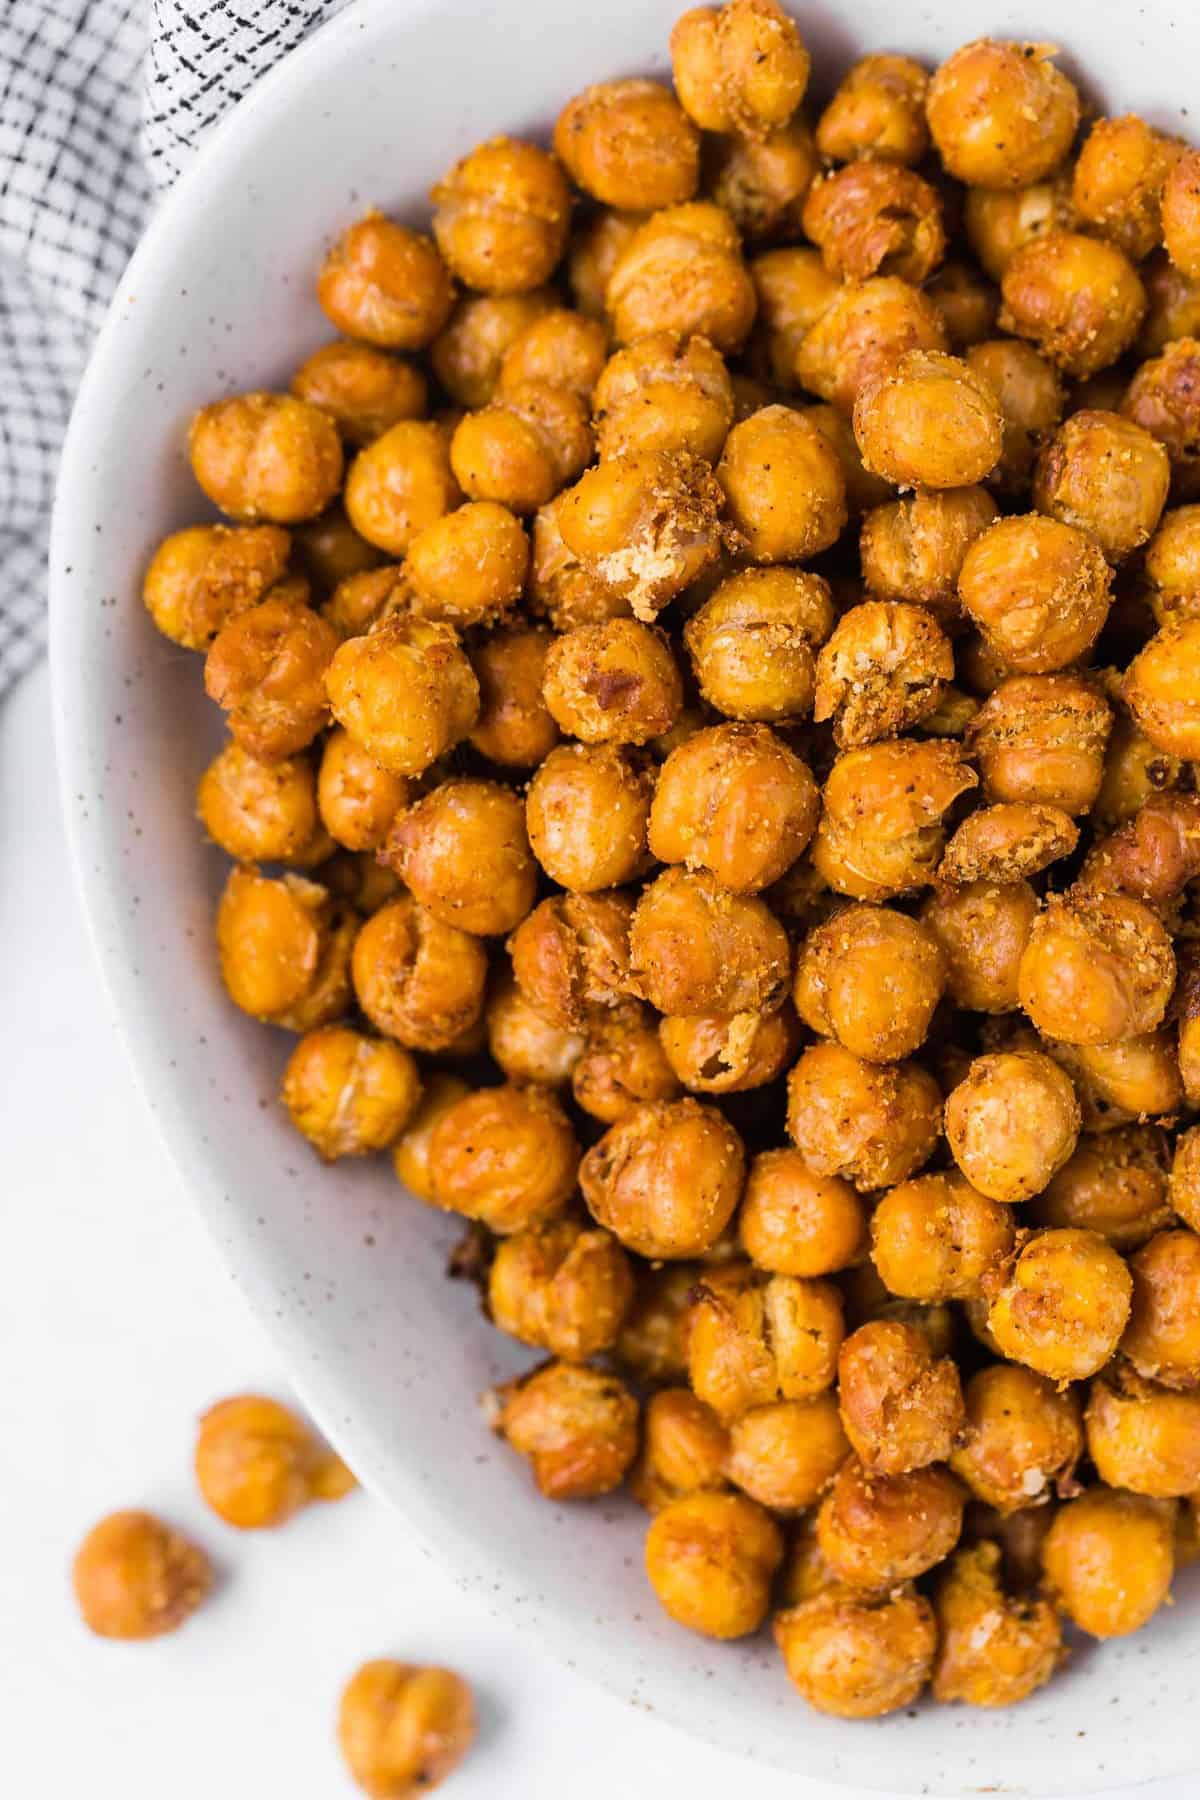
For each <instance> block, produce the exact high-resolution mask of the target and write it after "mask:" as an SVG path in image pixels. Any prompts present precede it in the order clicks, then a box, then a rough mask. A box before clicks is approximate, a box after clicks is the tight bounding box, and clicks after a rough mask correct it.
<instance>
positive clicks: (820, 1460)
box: [726, 1392, 850, 1513]
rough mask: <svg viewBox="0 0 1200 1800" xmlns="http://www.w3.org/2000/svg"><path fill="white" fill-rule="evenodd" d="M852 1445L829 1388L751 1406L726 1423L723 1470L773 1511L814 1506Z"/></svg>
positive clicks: (736, 1485) (739, 1485) (783, 1511)
mask: <svg viewBox="0 0 1200 1800" xmlns="http://www.w3.org/2000/svg"><path fill="white" fill-rule="evenodd" d="M849 1450H850V1446H849V1444H848V1443H847V1441H846V1434H845V1432H844V1431H843V1430H842V1421H841V1419H840V1417H839V1416H838V1408H837V1401H836V1399H835V1398H834V1396H833V1394H832V1393H829V1392H826V1393H823V1394H816V1395H814V1396H813V1398H812V1399H810V1400H776V1401H773V1402H771V1403H769V1404H768V1405H766V1406H755V1407H752V1408H751V1409H750V1411H749V1412H747V1413H743V1414H742V1416H741V1417H740V1418H739V1419H735V1420H734V1422H733V1424H732V1425H731V1426H730V1428H729V1452H728V1461H727V1465H726V1467H727V1472H728V1475H729V1479H730V1480H731V1481H732V1482H733V1484H734V1486H735V1487H739V1488H741V1490H742V1492H743V1493H744V1494H749V1496H750V1498H751V1499H752V1500H757V1501H758V1503H759V1505H760V1506H767V1507H770V1509H771V1511H772V1512H775V1513H795V1512H800V1511H801V1510H802V1509H803V1508H805V1507H807V1506H813V1505H815V1504H816V1502H817V1501H818V1500H819V1499H820V1497H821V1495H822V1493H824V1491H825V1489H826V1488H827V1487H828V1486H829V1483H830V1482H831V1481H832V1480H833V1477H834V1476H835V1474H836V1473H837V1470H838V1468H839V1466H840V1465H841V1464H842V1463H843V1462H844V1461H845V1458H846V1456H847V1455H848V1453H849Z"/></svg>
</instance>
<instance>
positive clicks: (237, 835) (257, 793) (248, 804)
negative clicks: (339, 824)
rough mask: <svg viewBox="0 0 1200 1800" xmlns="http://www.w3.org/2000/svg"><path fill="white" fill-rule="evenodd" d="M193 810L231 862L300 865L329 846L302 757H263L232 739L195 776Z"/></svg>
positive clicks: (313, 781)
mask: <svg viewBox="0 0 1200 1800" xmlns="http://www.w3.org/2000/svg"><path fill="white" fill-rule="evenodd" d="M196 813H197V816H198V817H199V819H200V822H201V824H202V825H203V826H204V829H205V831H206V832H207V833H208V835H209V837H210V838H211V839H212V840H213V842H214V844H219V845H220V847H221V849H222V850H224V851H225V853H226V855H227V856H232V857H233V858H234V860H235V861H236V862H282V863H290V864H291V865H292V866H293V867H294V868H301V869H305V868H311V867H312V866H313V864H314V863H318V862H323V861H324V859H325V857H326V856H327V855H328V854H329V853H330V851H331V850H332V848H333V846H332V843H331V842H330V839H329V835H328V833H327V832H326V831H324V830H323V829H322V823H321V820H320V819H319V818H318V816H317V784H316V779H315V777H314V774H313V769H312V764H311V763H310V762H309V761H308V759H307V758H306V757H302V756H292V757H283V758H280V759H272V760H271V761H264V760H263V759H262V758H261V757H257V756H252V755H251V754H250V752H249V751H248V750H244V749H243V748H242V746H241V745H240V744H239V743H237V742H236V741H234V740H231V741H230V742H229V743H228V744H226V746H225V748H224V749H223V750H222V751H220V753H219V754H218V755H217V756H216V757H214V759H213V761H212V762H211V763H209V765H208V768H207V769H206V770H205V771H204V774H203V775H202V776H201V777H200V785H199V787H198V788H197V790H196Z"/></svg>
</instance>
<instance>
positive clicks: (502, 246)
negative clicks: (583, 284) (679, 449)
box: [431, 137, 571, 294]
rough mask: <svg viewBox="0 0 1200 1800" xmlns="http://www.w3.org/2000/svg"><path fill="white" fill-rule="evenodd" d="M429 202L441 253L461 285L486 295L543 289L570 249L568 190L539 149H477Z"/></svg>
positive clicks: (498, 145) (499, 145) (496, 141)
mask: <svg viewBox="0 0 1200 1800" xmlns="http://www.w3.org/2000/svg"><path fill="white" fill-rule="evenodd" d="M431 197H432V200H433V207H434V212H433V235H434V237H435V239H436V240H437V246H438V249H439V250H440V251H441V253H442V255H443V256H444V257H445V259H446V262H447V263H448V264H449V266H450V269H451V271H452V273H453V274H455V275H457V276H458V278H459V280H460V281H464V282H466V284H467V286H468V287H473V288H478V289H480V290H482V292H484V293H487V294H520V293H528V292H529V290H530V289H531V288H536V287H540V286H541V284H542V283H543V282H544V281H546V280H548V278H549V277H550V275H551V274H552V273H553V271H554V267H555V264H556V263H557V262H558V259H559V257H560V256H561V255H562V253H563V250H564V249H565V247H566V242H567V230H568V227H569V224H570V217H571V195H570V190H569V188H568V187H567V183H566V178H565V177H564V175H563V172H562V170H561V169H560V168H559V166H558V164H557V163H556V162H555V160H554V158H553V157H552V156H549V155H547V153H546V151H544V150H539V149H538V147H537V145H536V144H527V143H522V142H521V141H520V140H519V139H516V138H508V137H498V138H491V139H489V141H488V142H487V143H484V144H479V145H477V146H476V148H475V149H474V150H472V151H471V152H470V154H469V155H467V156H464V157H463V158H462V159H461V161H459V162H457V163H455V165H454V167H453V168H452V169H451V170H450V171H449V173H448V174H447V175H445V176H444V177H443V179H442V180H441V181H439V182H438V183H437V185H436V186H435V188H434V190H433V194H432V196H431Z"/></svg>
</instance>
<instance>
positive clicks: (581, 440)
mask: <svg viewBox="0 0 1200 1800" xmlns="http://www.w3.org/2000/svg"><path fill="white" fill-rule="evenodd" d="M591 455H592V434H591V430H590V428H589V426H588V422H587V407H586V405H585V404H584V402H583V401H582V400H581V399H580V398H579V396H578V394H573V393H572V392H571V391H570V389H569V388H560V387H552V386H551V385H550V384H549V383H548V382H544V381H524V382H521V383H519V384H514V385H513V386H511V387H502V388H499V389H498V390H497V392H496V395H495V397H494V398H493V399H492V400H490V401H489V402H488V404H487V405H486V406H485V407H483V408H481V410H480V411H479V412H472V413H467V414H466V415H465V417H464V418H463V419H462V420H461V422H460V423H459V425H458V426H457V428H456V430H455V432H454V436H453V439H452V440H451V444H450V462H451V465H452V467H453V470H454V476H455V479H456V480H457V481H458V483H459V485H460V487H461V488H462V490H463V492H464V493H466V494H468V495H469V496H470V497H471V499H473V500H491V501H495V502H498V503H499V504H500V505H501V506H506V507H508V508H510V509H511V510H512V511H513V512H516V513H531V512H536V511H537V509H538V507H539V506H545V505H546V503H547V501H550V500H553V498H554V496H555V495H556V494H557V493H558V492H559V491H560V489H562V488H564V487H565V486H566V485H567V483H568V482H569V481H573V480H574V478H575V477H576V476H577V475H578V474H579V471H580V470H581V469H582V468H583V467H584V466H585V465H586V464H587V463H588V462H589V461H590V460H591Z"/></svg>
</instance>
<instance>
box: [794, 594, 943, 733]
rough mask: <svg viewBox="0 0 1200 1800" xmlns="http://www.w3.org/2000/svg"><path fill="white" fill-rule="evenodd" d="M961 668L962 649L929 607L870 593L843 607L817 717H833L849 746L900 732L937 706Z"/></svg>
mask: <svg viewBox="0 0 1200 1800" xmlns="http://www.w3.org/2000/svg"><path fill="white" fill-rule="evenodd" d="M953 675H954V653H953V651H952V650H951V648H950V644H949V640H948V639H947V638H946V636H945V634H944V632H943V631H942V630H941V628H940V626H939V625H938V623H937V621H936V620H935V619H934V618H933V617H932V616H931V613H930V610H929V609H928V608H927V607H925V606H923V605H918V606H909V605H907V604H905V603H904V602H903V601H898V600H868V601H866V602H864V604H863V605H861V606H854V607H851V609H850V611H849V612H846V613H843V614H842V617H841V618H840V619H839V620H838V622H837V624H836V626H835V627H834V630H833V635H832V636H831V637H830V639H829V641H828V643H826V645H825V646H824V648H823V649H822V651H821V654H820V656H819V657H818V658H817V686H816V698H815V705H814V707H813V717H814V719H816V720H817V721H818V722H821V721H824V720H828V719H832V721H833V737H834V742H835V743H836V744H837V745H838V747H839V749H842V750H847V749H852V748H854V747H855V746H857V745H861V744H869V743H872V742H874V740H875V739H877V738H883V737H894V736H895V735H896V734H897V733H898V732H902V731H907V730H908V728H909V727H910V726H912V725H915V724H917V723H918V722H919V721H920V720H921V719H923V718H925V717H926V715H927V714H929V713H931V712H933V711H934V710H935V708H936V707H937V704H938V702H939V701H940V699H941V697H942V694H943V692H944V690H945V687H946V684H947V683H948V682H949V681H950V680H951V679H952V677H953Z"/></svg>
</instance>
